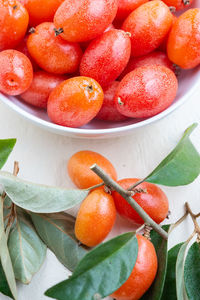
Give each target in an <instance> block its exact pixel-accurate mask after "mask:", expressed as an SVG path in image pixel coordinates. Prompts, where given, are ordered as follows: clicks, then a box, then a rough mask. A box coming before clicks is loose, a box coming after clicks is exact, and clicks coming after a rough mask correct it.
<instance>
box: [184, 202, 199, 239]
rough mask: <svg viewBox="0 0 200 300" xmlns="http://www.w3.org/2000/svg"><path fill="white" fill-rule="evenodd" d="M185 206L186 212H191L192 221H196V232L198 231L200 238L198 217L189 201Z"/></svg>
mask: <svg viewBox="0 0 200 300" xmlns="http://www.w3.org/2000/svg"><path fill="white" fill-rule="evenodd" d="M185 207H186V212H188V213H189V214H190V216H191V218H192V221H193V223H194V228H195V232H196V233H197V235H198V237H199V238H200V227H199V224H198V222H197V220H196V218H197V217H196V215H195V214H194V213H193V212H192V210H191V208H190V206H189V203H188V202H186V203H185Z"/></svg>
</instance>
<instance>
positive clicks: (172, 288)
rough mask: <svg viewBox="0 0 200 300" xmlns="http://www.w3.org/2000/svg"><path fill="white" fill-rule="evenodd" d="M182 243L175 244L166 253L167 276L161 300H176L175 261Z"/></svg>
mask: <svg viewBox="0 0 200 300" xmlns="http://www.w3.org/2000/svg"><path fill="white" fill-rule="evenodd" d="M182 245H183V243H180V244H177V245H176V246H174V247H173V248H172V249H170V250H169V251H168V263H167V275H166V279H165V286H164V290H163V294H162V298H161V299H162V300H169V299H170V300H177V297H176V260H177V256H178V252H179V250H180V248H181V246H182Z"/></svg>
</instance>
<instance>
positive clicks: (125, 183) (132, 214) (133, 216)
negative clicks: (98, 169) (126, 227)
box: [113, 178, 169, 224]
mask: <svg viewBox="0 0 200 300" xmlns="http://www.w3.org/2000/svg"><path fill="white" fill-rule="evenodd" d="M138 180H139V179H136V178H126V179H122V180H119V181H118V183H119V184H120V185H121V186H122V187H123V188H124V189H128V188H130V187H131V186H132V185H134V184H135V183H136V182H137V181H138ZM137 188H140V189H143V190H144V191H145V192H144V193H143V192H142V193H136V194H135V195H134V196H133V199H134V200H135V201H136V202H137V203H138V204H139V205H140V206H141V207H142V208H143V209H144V210H145V211H146V213H147V214H148V215H149V216H150V217H151V218H152V219H153V220H154V221H155V222H156V223H158V224H159V223H161V222H162V221H163V220H164V219H165V218H166V217H167V214H168V210H169V202H168V199H167V196H166V195H165V193H164V192H163V191H162V190H161V189H160V188H159V187H158V186H156V185H155V184H152V183H149V182H144V183H142V184H140V185H138V186H137ZM113 198H114V200H115V205H116V208H117V212H118V213H119V214H120V215H121V216H122V217H124V218H127V219H129V220H131V221H133V222H134V223H136V224H143V223H144V221H143V220H142V218H141V217H140V216H139V215H138V213H137V212H136V211H135V210H134V209H133V208H132V207H131V205H130V204H129V203H128V202H127V201H126V200H125V199H124V198H123V197H122V196H120V194H118V193H117V192H113Z"/></svg>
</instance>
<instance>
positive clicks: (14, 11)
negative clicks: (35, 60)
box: [0, 0, 29, 51]
mask: <svg viewBox="0 0 200 300" xmlns="http://www.w3.org/2000/svg"><path fill="white" fill-rule="evenodd" d="M28 22H29V16H28V12H27V10H26V9H25V8H24V7H23V5H22V4H21V3H20V2H18V1H15V0H7V1H3V0H1V1H0V28H1V30H0V51H2V50H6V49H11V48H14V47H16V46H17V45H18V44H19V43H20V41H21V40H22V39H23V37H24V36H25V33H26V30H27V27H28Z"/></svg>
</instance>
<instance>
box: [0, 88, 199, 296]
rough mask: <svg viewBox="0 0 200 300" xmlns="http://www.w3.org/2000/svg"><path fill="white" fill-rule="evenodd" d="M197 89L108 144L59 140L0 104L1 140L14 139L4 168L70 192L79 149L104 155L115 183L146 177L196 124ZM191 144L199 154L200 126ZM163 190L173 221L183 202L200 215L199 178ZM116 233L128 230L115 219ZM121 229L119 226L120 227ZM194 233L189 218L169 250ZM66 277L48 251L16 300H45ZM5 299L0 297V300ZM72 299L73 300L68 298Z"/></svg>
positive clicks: (180, 210) (197, 119) (104, 142)
mask: <svg viewBox="0 0 200 300" xmlns="http://www.w3.org/2000/svg"><path fill="white" fill-rule="evenodd" d="M199 94H200V88H199V92H198V93H197V94H196V95H194V96H193V97H192V99H190V100H189V101H188V102H187V103H186V104H185V105H184V106H182V107H181V108H180V109H179V110H178V111H175V112H174V113H173V114H172V115H170V116H169V117H167V118H165V119H163V120H161V121H159V122H158V123H156V124H153V125H150V126H148V127H145V128H142V129H138V130H135V131H133V132H132V134H131V135H129V136H124V137H120V138H114V139H110V140H82V139H72V138H67V137H63V136H58V135H55V134H52V133H49V132H46V131H44V130H42V129H40V128H38V127H35V126H33V125H32V124H30V123H28V122H27V121H25V120H24V119H21V117H19V116H18V115H16V114H15V113H14V112H13V111H11V110H10V109H8V108H7V107H6V106H5V105H4V104H2V103H0V138H10V137H16V138H17V145H16V147H15V150H14V151H13V153H12V155H11V156H10V158H9V160H8V162H7V164H6V166H5V167H4V169H5V170H7V171H12V169H13V161H14V160H17V161H19V162H20V173H19V176H20V177H21V178H24V179H27V180H30V181H33V182H38V183H44V184H48V185H58V186H63V187H64V186H65V187H70V186H72V183H71V182H70V180H69V178H68V175H67V171H66V164H67V160H68V159H69V158H70V156H71V155H72V154H73V153H74V152H76V151H79V150H84V149H89V150H94V151H97V152H100V153H101V154H103V155H105V156H106V157H107V158H108V159H110V160H111V162H112V163H113V164H114V165H115V167H116V169H117V172H118V174H119V178H124V177H138V178H140V177H141V178H142V177H144V176H145V175H147V174H148V173H149V172H150V171H151V170H152V169H153V168H154V167H155V166H156V165H157V164H158V163H159V162H160V161H161V160H162V159H163V158H164V157H165V156H166V155H167V154H168V153H169V151H170V150H171V149H172V148H173V147H174V146H175V145H176V143H177V142H178V140H179V139H180V137H181V135H182V133H183V131H184V129H185V128H186V127H187V126H189V125H190V124H192V123H193V122H199V121H200V97H199ZM192 140H193V142H194V144H195V145H196V147H197V148H198V150H199V151H200V126H199V127H198V128H197V129H196V130H195V132H194V133H193V135H192ZM163 189H164V191H165V192H166V193H167V196H168V198H169V201H170V210H171V211H172V215H171V217H170V221H175V220H177V219H178V218H179V217H181V216H182V215H183V212H184V206H183V205H184V202H186V201H189V202H190V204H191V207H192V209H193V210H194V211H195V212H200V178H198V179H197V180H196V181H195V182H194V183H193V184H191V185H189V186H186V187H178V188H166V187H163ZM117 224H118V225H117V226H116V227H117V228H115V229H114V234H116V232H118V233H121V232H123V231H124V230H126V229H129V230H130V229H131V225H130V224H128V223H127V222H124V221H121V220H118V221H117ZM119 224H120V226H119ZM192 230H193V226H192V222H191V220H190V219H189V217H188V219H187V220H186V221H185V222H184V224H183V225H181V226H180V227H179V229H178V230H176V232H174V233H173V234H172V236H171V238H170V247H171V246H172V245H173V244H174V243H178V242H179V241H182V240H184V239H186V238H187V237H188V235H189V232H191V231H192ZM68 274H69V272H68V271H67V270H66V269H65V268H64V267H63V266H62V265H61V264H60V263H59V262H58V261H57V259H56V258H55V256H54V255H53V254H52V253H51V252H50V251H48V253H47V259H46V261H45V263H44V265H43V266H42V268H41V270H40V271H39V272H38V273H37V274H36V275H35V276H34V278H33V280H32V282H31V284H30V285H29V286H22V285H20V284H19V285H18V288H19V300H45V299H50V298H48V297H45V296H44V295H43V294H44V291H45V290H46V289H47V288H49V287H51V286H52V285H53V284H55V283H57V282H59V281H61V280H63V279H66V277H67V275H68ZM6 299H8V298H6V297H4V296H2V295H0V300H6ZM68 300H72V299H68Z"/></svg>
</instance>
